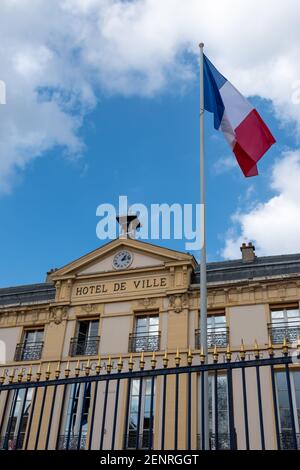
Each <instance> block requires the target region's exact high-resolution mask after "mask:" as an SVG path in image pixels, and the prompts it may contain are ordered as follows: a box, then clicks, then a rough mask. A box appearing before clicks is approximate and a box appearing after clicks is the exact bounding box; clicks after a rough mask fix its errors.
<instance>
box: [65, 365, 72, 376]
mask: <svg viewBox="0 0 300 470" xmlns="http://www.w3.org/2000/svg"><path fill="white" fill-rule="evenodd" d="M70 372H71V370H70V361H68V362H67V367H66V368H65V377H66V379H67V378H68V377H69V375H70Z"/></svg>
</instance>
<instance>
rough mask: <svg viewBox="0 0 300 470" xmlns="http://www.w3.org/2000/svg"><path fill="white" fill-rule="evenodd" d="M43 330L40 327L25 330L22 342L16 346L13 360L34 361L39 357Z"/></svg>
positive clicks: (41, 348)
mask: <svg viewBox="0 0 300 470" xmlns="http://www.w3.org/2000/svg"><path fill="white" fill-rule="evenodd" d="M43 339H44V330H43V329H42V328H39V329H32V330H25V332H24V338H23V343H19V344H18V345H17V348H16V353H15V361H32V360H33V361H34V360H38V359H40V358H41V355H42V350H43V344H44V343H43Z"/></svg>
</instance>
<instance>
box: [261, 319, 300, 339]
mask: <svg viewBox="0 0 300 470" xmlns="http://www.w3.org/2000/svg"><path fill="white" fill-rule="evenodd" d="M268 333H269V336H270V338H271V340H272V343H273V344H282V343H283V342H284V339H285V338H286V340H287V341H288V342H289V343H295V342H297V339H298V337H299V336H300V321H299V320H298V321H291V322H281V323H269V324H268Z"/></svg>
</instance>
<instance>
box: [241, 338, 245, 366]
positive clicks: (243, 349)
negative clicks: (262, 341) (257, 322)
mask: <svg viewBox="0 0 300 470" xmlns="http://www.w3.org/2000/svg"><path fill="white" fill-rule="evenodd" d="M240 358H241V360H242V361H244V360H245V359H246V351H245V346H244V340H243V338H242V339H241V347H240Z"/></svg>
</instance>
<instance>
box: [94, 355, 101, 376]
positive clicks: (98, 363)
mask: <svg viewBox="0 0 300 470" xmlns="http://www.w3.org/2000/svg"><path fill="white" fill-rule="evenodd" d="M95 371H96V374H97V375H99V374H100V371H101V356H98V362H97V365H96V369H95Z"/></svg>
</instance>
